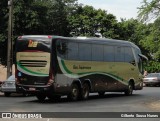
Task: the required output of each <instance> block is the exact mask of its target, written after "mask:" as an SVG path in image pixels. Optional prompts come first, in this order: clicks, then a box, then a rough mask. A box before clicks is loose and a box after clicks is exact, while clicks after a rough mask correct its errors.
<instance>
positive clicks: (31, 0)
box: [0, 0, 160, 72]
mask: <svg viewBox="0 0 160 121" xmlns="http://www.w3.org/2000/svg"><path fill="white" fill-rule="evenodd" d="M7 2H8V1H6V0H1V2H0V11H1V12H0V16H1V17H0V63H3V64H5V63H6V55H7V54H6V53H7V39H8V38H7V34H8V33H7V32H8V7H7V6H8V5H7ZM158 6H159V0H152V1H151V2H147V0H144V1H143V5H142V6H141V8H140V11H139V17H140V18H141V20H148V18H150V17H157V16H159V13H160V12H159V8H158ZM159 25H160V19H157V20H156V21H155V22H154V23H152V24H143V23H142V22H140V21H138V20H137V19H129V20H125V19H121V22H118V21H117V19H116V17H115V16H114V15H113V14H109V13H107V11H105V10H101V9H98V10H97V9H95V8H93V7H92V6H83V5H79V4H78V3H77V0H14V9H13V40H15V39H16V38H17V36H20V35H28V34H31V35H33V34H38V35H49V34H50V35H62V36H70V33H72V34H73V33H74V36H88V37H90V36H92V37H93V36H95V33H96V32H99V33H101V34H102V35H103V37H106V38H113V39H122V40H128V41H131V42H133V43H135V44H136V45H138V46H139V47H140V48H141V50H142V53H143V54H145V55H146V56H147V57H148V58H149V60H150V61H149V63H148V64H145V68H146V69H147V71H149V72H155V71H160V68H159V67H160V66H159V61H160V49H159V48H160V39H159V38H160V27H159Z"/></svg>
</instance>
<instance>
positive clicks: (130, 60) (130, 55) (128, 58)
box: [124, 47, 136, 65]
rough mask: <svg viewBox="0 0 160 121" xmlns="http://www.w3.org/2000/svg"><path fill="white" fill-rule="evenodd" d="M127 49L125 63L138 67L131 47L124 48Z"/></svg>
mask: <svg viewBox="0 0 160 121" xmlns="http://www.w3.org/2000/svg"><path fill="white" fill-rule="evenodd" d="M124 49H125V62H128V63H131V64H133V65H136V63H135V58H134V55H133V52H132V48H131V47H124Z"/></svg>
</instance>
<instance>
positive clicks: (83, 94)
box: [81, 83, 90, 100]
mask: <svg viewBox="0 0 160 121" xmlns="http://www.w3.org/2000/svg"><path fill="white" fill-rule="evenodd" d="M89 90H90V88H89V85H88V83H84V84H83V85H82V91H81V99H82V100H87V99H88V97H89Z"/></svg>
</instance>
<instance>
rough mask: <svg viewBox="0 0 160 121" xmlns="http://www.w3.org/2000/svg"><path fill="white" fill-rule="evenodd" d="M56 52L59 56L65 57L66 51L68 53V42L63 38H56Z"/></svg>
mask: <svg viewBox="0 0 160 121" xmlns="http://www.w3.org/2000/svg"><path fill="white" fill-rule="evenodd" d="M57 52H58V55H59V56H60V57H62V58H64V59H66V58H67V53H68V43H67V42H65V41H63V40H58V41H57Z"/></svg>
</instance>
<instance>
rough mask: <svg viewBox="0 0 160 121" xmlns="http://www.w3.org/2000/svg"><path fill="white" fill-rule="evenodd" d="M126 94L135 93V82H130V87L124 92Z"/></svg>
mask: <svg viewBox="0 0 160 121" xmlns="http://www.w3.org/2000/svg"><path fill="white" fill-rule="evenodd" d="M124 93H125V95H126V96H130V95H132V94H133V83H131V82H129V84H128V89H127V90H126V91H125V92H124Z"/></svg>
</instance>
